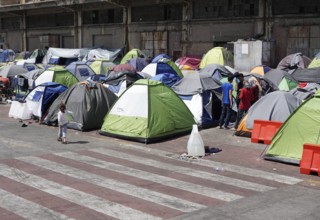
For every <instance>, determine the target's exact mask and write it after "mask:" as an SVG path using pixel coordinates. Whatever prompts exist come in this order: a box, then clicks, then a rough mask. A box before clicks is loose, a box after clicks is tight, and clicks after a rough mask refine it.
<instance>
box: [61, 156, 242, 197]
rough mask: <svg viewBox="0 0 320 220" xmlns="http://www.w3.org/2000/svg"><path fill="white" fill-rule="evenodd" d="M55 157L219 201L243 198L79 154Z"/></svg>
mask: <svg viewBox="0 0 320 220" xmlns="http://www.w3.org/2000/svg"><path fill="white" fill-rule="evenodd" d="M55 155H58V156H61V157H65V158H68V159H72V160H76V161H80V162H83V163H86V164H89V165H92V166H96V167H100V168H103V169H107V170H111V171H114V172H118V173H122V174H126V175H130V176H133V177H137V178H140V179H145V180H149V181H153V182H156V183H160V184H162V185H166V186H170V187H175V188H179V189H183V190H186V191H189V192H193V193H197V194H201V195H206V196H208V197H211V198H215V199H220V200H222V201H233V200H236V199H240V198H243V197H242V196H240V195H236V194H232V193H228V192H223V191H220V190H216V189H214V188H209V187H204V186H200V185H197V184H193V183H188V182H184V181H180V180H177V179H173V178H169V177H165V176H160V175H157V174H153V173H149V172H145V171H141V170H137V169H133V168H130V167H125V166H122V165H117V164H114V163H110V162H106V161H102V160H98V159H96V158H92V157H88V156H82V155H79V154H77V153H73V152H63V153H56V154H55Z"/></svg>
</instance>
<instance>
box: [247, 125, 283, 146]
mask: <svg viewBox="0 0 320 220" xmlns="http://www.w3.org/2000/svg"><path fill="white" fill-rule="evenodd" d="M282 124H283V123H282V122H278V121H266V120H254V123H253V129H252V134H251V142H253V143H259V142H263V143H264V144H271V140H272V138H273V136H274V135H275V133H276V132H277V131H278V129H279V128H280V127H281V125H282Z"/></svg>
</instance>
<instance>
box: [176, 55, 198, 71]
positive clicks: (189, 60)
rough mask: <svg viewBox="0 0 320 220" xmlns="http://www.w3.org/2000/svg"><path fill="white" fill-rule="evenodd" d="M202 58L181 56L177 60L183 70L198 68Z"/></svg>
mask: <svg viewBox="0 0 320 220" xmlns="http://www.w3.org/2000/svg"><path fill="white" fill-rule="evenodd" d="M200 62H201V59H200V58H196V57H181V58H179V59H178V60H176V61H175V63H176V64H177V66H178V67H179V69H181V70H196V69H199V66H200Z"/></svg>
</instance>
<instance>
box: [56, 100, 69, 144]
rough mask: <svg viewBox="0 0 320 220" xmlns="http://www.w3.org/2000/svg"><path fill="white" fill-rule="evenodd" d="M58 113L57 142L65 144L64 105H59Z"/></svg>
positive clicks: (65, 113) (65, 115)
mask: <svg viewBox="0 0 320 220" xmlns="http://www.w3.org/2000/svg"><path fill="white" fill-rule="evenodd" d="M59 109H60V111H59V112H58V125H59V133H58V141H62V144H67V143H68V142H67V125H68V119H67V111H66V105H65V104H64V103H61V104H60V107H59Z"/></svg>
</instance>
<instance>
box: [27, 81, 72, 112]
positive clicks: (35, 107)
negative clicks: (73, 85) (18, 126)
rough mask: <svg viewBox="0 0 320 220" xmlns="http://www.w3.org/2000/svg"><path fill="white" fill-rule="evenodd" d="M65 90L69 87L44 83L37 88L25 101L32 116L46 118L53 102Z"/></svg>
mask: <svg viewBox="0 0 320 220" xmlns="http://www.w3.org/2000/svg"><path fill="white" fill-rule="evenodd" d="M65 90H67V87H66V86H64V85H61V84H59V83H53V82H48V83H43V84H40V85H38V86H37V87H35V88H34V89H33V90H32V91H31V92H30V93H29V94H28V95H27V96H26V98H25V100H26V102H27V105H28V108H29V109H30V110H31V112H32V114H33V115H35V116H38V117H39V118H41V117H43V116H45V113H46V112H47V110H48V109H49V107H50V106H51V104H52V103H53V101H54V100H55V99H56V98H57V97H58V96H59V95H60V94H61V93H63V92H64V91H65Z"/></svg>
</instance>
